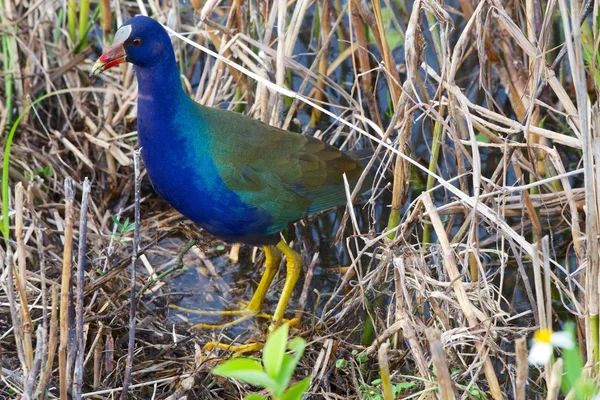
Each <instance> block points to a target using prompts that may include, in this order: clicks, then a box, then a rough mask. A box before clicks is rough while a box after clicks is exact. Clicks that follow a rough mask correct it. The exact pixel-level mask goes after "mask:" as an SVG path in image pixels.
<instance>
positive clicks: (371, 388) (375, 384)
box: [359, 379, 417, 400]
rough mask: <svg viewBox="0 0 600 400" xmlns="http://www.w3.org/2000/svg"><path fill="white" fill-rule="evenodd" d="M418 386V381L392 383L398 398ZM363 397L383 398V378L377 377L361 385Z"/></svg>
mask: <svg viewBox="0 0 600 400" xmlns="http://www.w3.org/2000/svg"><path fill="white" fill-rule="evenodd" d="M416 386H417V383H416V382H410V381H407V382H399V383H396V384H395V385H392V395H393V396H394V398H398V397H399V396H400V394H402V393H403V392H406V391H407V390H409V389H412V388H414V387H416ZM359 389H360V392H361V395H362V398H363V399H364V400H383V398H384V396H383V392H382V390H381V379H375V380H374V381H372V382H371V384H370V385H368V384H366V383H363V384H362V385H360V387H359Z"/></svg>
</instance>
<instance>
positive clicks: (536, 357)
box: [528, 329, 575, 365]
mask: <svg viewBox="0 0 600 400" xmlns="http://www.w3.org/2000/svg"><path fill="white" fill-rule="evenodd" d="M531 342H532V345H531V349H530V350H529V358H528V359H529V363H530V364H535V365H546V364H547V363H548V362H549V361H550V358H552V352H553V350H554V346H556V347H560V348H561V349H570V348H572V347H573V346H575V342H574V341H573V337H572V336H571V333H570V332H565V331H562V332H552V330H550V329H539V330H537V331H536V332H535V333H534V334H533V340H532V341H531Z"/></svg>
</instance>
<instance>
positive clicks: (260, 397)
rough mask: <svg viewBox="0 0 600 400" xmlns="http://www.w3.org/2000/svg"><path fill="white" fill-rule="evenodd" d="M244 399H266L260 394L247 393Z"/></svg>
mask: <svg viewBox="0 0 600 400" xmlns="http://www.w3.org/2000/svg"><path fill="white" fill-rule="evenodd" d="M244 400H267V398H266V397H264V396H261V395H260V394H256V393H253V394H249V395H248V396H246V397H244Z"/></svg>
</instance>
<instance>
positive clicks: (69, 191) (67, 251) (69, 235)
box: [58, 177, 75, 400]
mask: <svg viewBox="0 0 600 400" xmlns="http://www.w3.org/2000/svg"><path fill="white" fill-rule="evenodd" d="M74 196H75V192H74V191H73V180H72V179H71V178H70V177H67V178H66V179H65V197H66V202H65V247H64V250H63V268H62V282H61V291H60V345H59V346H58V375H59V379H60V399H61V400H66V399H67V398H68V384H67V381H68V380H69V379H68V376H67V347H68V342H69V291H70V289H71V254H72V251H73V197H74Z"/></svg>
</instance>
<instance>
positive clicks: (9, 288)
mask: <svg viewBox="0 0 600 400" xmlns="http://www.w3.org/2000/svg"><path fill="white" fill-rule="evenodd" d="M5 261H6V272H7V281H6V295H7V296H8V307H9V309H10V318H11V319H12V324H13V335H14V337H15V345H16V347H17V355H18V356H19V361H20V362H21V368H22V369H23V375H25V376H26V375H27V362H26V361H25V353H24V351H23V334H22V332H21V324H20V322H19V319H20V318H19V313H18V312H17V307H16V304H17V302H16V299H15V289H14V286H13V285H14V281H15V280H14V276H13V275H14V274H13V253H12V250H11V248H10V247H7V248H6V260H5Z"/></svg>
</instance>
